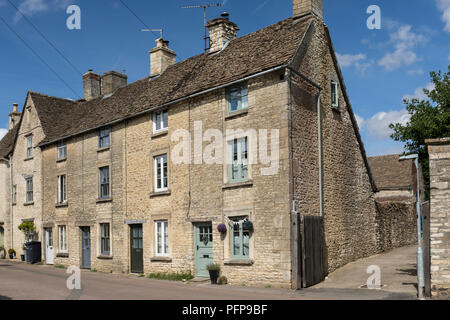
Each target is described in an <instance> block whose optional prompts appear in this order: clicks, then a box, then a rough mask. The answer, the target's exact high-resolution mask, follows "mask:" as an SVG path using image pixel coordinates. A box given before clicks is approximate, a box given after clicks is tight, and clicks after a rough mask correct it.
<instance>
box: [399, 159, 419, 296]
mask: <svg viewBox="0 0 450 320" xmlns="http://www.w3.org/2000/svg"><path fill="white" fill-rule="evenodd" d="M410 159H414V163H415V165H416V173H417V191H416V193H417V200H416V211H417V239H418V247H417V282H418V291H419V299H422V298H423V293H424V287H425V285H424V282H425V281H424V271H423V250H422V215H421V212H420V174H419V173H420V170H419V155H418V154H411V155H408V156H403V157H400V161H402V160H410Z"/></svg>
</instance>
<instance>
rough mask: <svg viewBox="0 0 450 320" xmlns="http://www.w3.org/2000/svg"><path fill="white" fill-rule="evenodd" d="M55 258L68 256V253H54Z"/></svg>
mask: <svg viewBox="0 0 450 320" xmlns="http://www.w3.org/2000/svg"><path fill="white" fill-rule="evenodd" d="M56 257H57V258H68V257H69V253H67V252H60V253H57V254H56Z"/></svg>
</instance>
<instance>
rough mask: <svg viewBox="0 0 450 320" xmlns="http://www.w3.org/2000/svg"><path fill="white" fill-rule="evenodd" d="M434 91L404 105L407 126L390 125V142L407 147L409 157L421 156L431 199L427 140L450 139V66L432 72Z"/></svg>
mask: <svg viewBox="0 0 450 320" xmlns="http://www.w3.org/2000/svg"><path fill="white" fill-rule="evenodd" d="M430 77H431V80H432V83H433V84H434V89H433V90H427V89H424V90H423V92H424V93H425V95H426V96H427V98H426V99H424V100H419V99H411V100H409V99H405V100H404V101H403V103H404V104H405V105H406V110H407V111H408V113H409V115H410V117H411V118H410V120H409V122H408V123H407V124H406V125H402V124H400V123H395V124H391V125H390V126H389V127H390V128H391V129H393V130H394V133H393V134H392V135H391V138H392V139H394V140H395V141H401V142H404V143H405V150H406V151H407V153H418V154H419V156H420V161H421V163H422V167H423V175H424V179H425V186H426V190H425V191H426V195H427V196H428V195H429V185H430V184H429V179H430V175H429V157H428V149H427V146H426V145H425V140H426V139H436V138H444V137H449V136H450V83H449V78H450V65H449V66H448V71H447V72H446V73H443V72H441V71H438V72H435V71H433V72H430Z"/></svg>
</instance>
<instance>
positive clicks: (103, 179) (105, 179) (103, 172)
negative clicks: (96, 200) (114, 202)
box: [99, 167, 111, 199]
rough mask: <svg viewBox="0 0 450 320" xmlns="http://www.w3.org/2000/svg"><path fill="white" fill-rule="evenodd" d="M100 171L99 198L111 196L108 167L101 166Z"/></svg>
mask: <svg viewBox="0 0 450 320" xmlns="http://www.w3.org/2000/svg"><path fill="white" fill-rule="evenodd" d="M99 171H100V199H109V198H111V193H110V187H109V167H103V168H100V169H99Z"/></svg>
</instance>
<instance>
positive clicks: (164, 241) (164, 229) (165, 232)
mask: <svg viewBox="0 0 450 320" xmlns="http://www.w3.org/2000/svg"><path fill="white" fill-rule="evenodd" d="M158 226H161V235H160V237H159V233H158ZM159 238H161V239H159ZM159 240H161V251H162V252H158V251H159V246H158V245H159ZM155 255H156V256H158V257H167V256H169V220H159V221H155Z"/></svg>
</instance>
